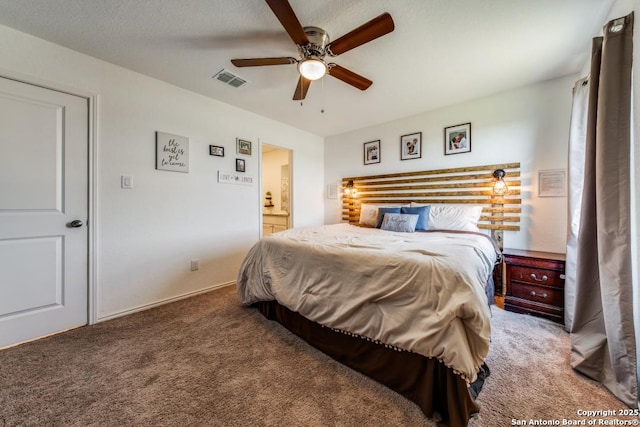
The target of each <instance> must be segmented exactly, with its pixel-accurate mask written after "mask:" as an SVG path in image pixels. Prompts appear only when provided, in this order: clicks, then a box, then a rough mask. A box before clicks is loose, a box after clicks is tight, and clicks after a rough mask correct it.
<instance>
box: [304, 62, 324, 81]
mask: <svg viewBox="0 0 640 427" xmlns="http://www.w3.org/2000/svg"><path fill="white" fill-rule="evenodd" d="M298 71H299V72H300V74H301V75H302V77H304V78H305V79H307V80H318V79H319V78H321V77H322V76H324V75H325V74H327V64H325V63H324V61H323V60H321V59H318V58H308V59H304V60H302V61H300V62H298Z"/></svg>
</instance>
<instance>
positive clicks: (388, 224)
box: [381, 213, 420, 233]
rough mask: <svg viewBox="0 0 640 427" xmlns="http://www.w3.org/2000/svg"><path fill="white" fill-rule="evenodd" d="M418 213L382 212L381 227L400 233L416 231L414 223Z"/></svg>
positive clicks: (416, 220) (418, 216)
mask: <svg viewBox="0 0 640 427" xmlns="http://www.w3.org/2000/svg"><path fill="white" fill-rule="evenodd" d="M418 218H420V215H417V214H416V215H411V214H400V213H387V214H384V219H383V220H382V226H381V228H382V229H383V230H387V231H399V232H401V233H413V232H414V231H416V223H417V222H418Z"/></svg>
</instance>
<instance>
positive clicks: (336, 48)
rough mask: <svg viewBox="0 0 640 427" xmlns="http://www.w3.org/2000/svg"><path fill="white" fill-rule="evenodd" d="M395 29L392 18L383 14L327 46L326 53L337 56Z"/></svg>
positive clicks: (387, 14)
mask: <svg viewBox="0 0 640 427" xmlns="http://www.w3.org/2000/svg"><path fill="white" fill-rule="evenodd" d="M394 28H395V25H394V23H393V18H391V15H389V13H387V12H385V13H383V14H382V15H380V16H378V17H377V18H374V19H372V20H371V21H369V22H367V23H365V24H362V25H361V26H359V27H358V28H356V29H355V30H353V31H351V32H349V33H347V34H345V35H344V36H342V37H340V38H339V39H336V40H334V41H332V42H331V43H329V44H328V45H327V52H328V53H329V55H331V56H337V55H340V54H342V53H345V52H346V51H348V50H351V49H353V48H356V47H358V46H360V45H363V44H365V43H368V42H370V41H371V40H374V39H377V38H378V37H381V36H384V35H385V34H387V33H390V32H391V31H393V29H394Z"/></svg>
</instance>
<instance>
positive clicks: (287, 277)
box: [237, 177, 500, 426]
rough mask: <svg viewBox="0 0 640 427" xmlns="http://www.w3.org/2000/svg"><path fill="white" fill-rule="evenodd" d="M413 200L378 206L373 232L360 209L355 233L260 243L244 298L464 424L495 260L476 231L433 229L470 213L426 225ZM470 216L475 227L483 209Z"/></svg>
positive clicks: (481, 371)
mask: <svg viewBox="0 0 640 427" xmlns="http://www.w3.org/2000/svg"><path fill="white" fill-rule="evenodd" d="M374 179H377V177H374ZM402 197H405V196H402ZM364 199H365V198H364V197H363V198H362V199H361V200H364ZM411 203H412V202H410V203H409V204H404V205H401V206H402V207H400V206H399V205H396V206H394V207H393V208H389V209H387V208H383V207H381V206H380V205H378V206H375V212H376V213H377V215H376V216H375V222H374V223H367V222H368V221H367V215H368V212H367V211H368V209H369V208H371V206H367V205H366V204H364V203H359V205H358V210H359V211H360V210H361V212H359V216H358V218H359V220H358V221H357V222H358V223H357V224H348V223H342V224H333V225H325V226H317V227H305V228H294V229H291V230H287V231H284V232H281V233H277V234H274V235H271V236H267V237H265V238H263V239H261V240H260V241H259V242H257V243H256V244H255V245H254V246H253V247H252V248H251V249H250V251H249V253H248V254H247V256H246V258H245V260H244V261H243V263H242V265H241V268H240V272H239V274H238V281H237V284H238V297H239V299H240V301H241V302H242V304H244V305H245V306H252V307H256V308H257V309H258V310H260V312H262V314H264V315H265V316H266V317H267V318H269V319H272V320H275V321H277V322H279V323H281V324H282V325H283V326H285V327H286V328H288V329H289V330H291V331H292V332H293V333H295V334H296V335H298V336H300V337H301V338H303V339H304V340H306V341H307V342H309V343H310V344H312V345H313V346H315V347H316V348H318V349H320V350H321V351H323V352H325V353H327V354H328V355H330V356H331V357H333V358H335V359H336V360H338V361H340V362H341V363H343V364H345V365H347V366H349V367H351V368H353V369H355V370H357V371H359V372H362V373H364V374H365V375H367V376H369V377H371V378H373V379H375V380H377V381H379V382H381V383H382V384H385V385H386V386H387V387H389V388H391V389H393V390H395V391H396V392H398V393H399V394H401V395H403V396H405V397H406V398H407V399H409V400H411V401H413V402H415V403H416V404H417V405H418V406H419V407H420V409H421V410H422V412H423V413H424V414H425V415H426V416H427V417H429V418H432V419H435V420H438V421H440V422H441V424H443V425H448V426H465V425H467V423H468V420H469V418H470V417H471V416H472V414H474V413H477V412H478V406H477V405H476V403H475V402H474V398H475V396H476V395H477V393H478V391H479V389H480V388H481V386H482V383H483V382H484V379H485V378H486V376H487V375H488V367H487V366H486V365H485V364H484V360H485V357H486V355H487V353H488V350H489V339H490V333H491V325H490V308H489V304H490V303H491V302H492V299H493V298H492V295H493V289H494V288H493V281H492V271H493V269H494V266H495V264H496V262H497V260H498V259H499V256H500V253H499V250H498V248H497V247H496V245H495V242H494V241H493V239H491V238H490V237H488V236H487V234H484V233H481V232H479V229H478V228H477V227H476V226H475V225H474V227H471V228H470V229H465V227H458V226H452V227H445V228H446V229H443V228H438V227H437V226H438V225H444V226H447V225H450V224H451V222H450V221H449V222H447V221H446V220H445V221H444V222H443V221H442V218H445V219H447V218H449V216H447V215H449V214H448V212H451V211H465V212H467V211H469V209H467V208H464V207H447V206H444V207H433V206H427V207H420V209H422V210H421V212H422V213H424V209H427V211H426V215H427V217H428V218H429V221H428V224H427V222H425V221H426V220H425V219H424V218H423V217H422V216H421V215H422V213H420V214H417V213H416V212H415V211H412V210H411V209H412V208H413V207H414V206H411ZM413 204H414V205H416V206H415V207H419V206H418V204H417V203H413ZM404 207H407V208H408V210H407V212H405V211H404V209H403V208H404ZM394 209H397V210H398V211H400V210H401V209H402V211H401V212H397V211H396V210H394ZM429 210H430V212H429ZM472 210H473V211H474V212H475V214H474V215H476V216H475V221H476V222H477V221H478V220H479V217H480V214H481V212H483V208H482V207H480V208H478V209H475V210H474V209H472ZM434 212H435V213H434ZM444 213H447V215H444ZM439 215H440V216H439ZM442 215H444V216H442ZM392 218H394V219H397V220H400V219H402V220H403V221H404V222H397V223H393V222H392V221H391V219H392ZM439 218H440V220H439ZM457 218H458V219H460V216H459V215H458V217H457ZM371 219H373V217H372V218H371ZM407 222H409V223H410V224H409V230H406V229H403V227H404V226H406V224H407ZM416 223H417V224H422V227H420V226H416ZM398 224H400V226H398ZM428 225H429V226H428ZM416 228H417V229H418V231H415V230H416ZM413 231H415V232H413Z"/></svg>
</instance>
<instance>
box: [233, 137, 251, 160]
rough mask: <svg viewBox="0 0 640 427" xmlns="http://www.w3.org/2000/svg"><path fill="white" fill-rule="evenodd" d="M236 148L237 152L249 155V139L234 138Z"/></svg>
mask: <svg viewBox="0 0 640 427" xmlns="http://www.w3.org/2000/svg"><path fill="white" fill-rule="evenodd" d="M236 148H237V152H238V154H246V155H247V156H250V155H251V141H247V140H245V139H240V138H236Z"/></svg>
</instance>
